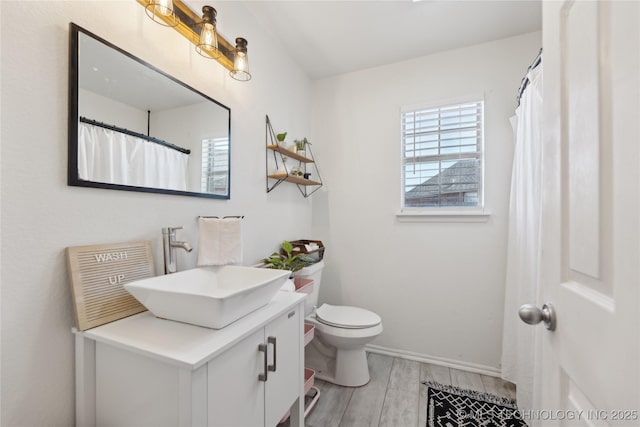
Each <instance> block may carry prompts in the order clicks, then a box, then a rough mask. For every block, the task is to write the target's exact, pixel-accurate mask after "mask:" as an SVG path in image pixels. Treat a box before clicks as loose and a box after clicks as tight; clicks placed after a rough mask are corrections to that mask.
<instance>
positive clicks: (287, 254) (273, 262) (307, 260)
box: [262, 240, 315, 275]
mask: <svg viewBox="0 0 640 427" xmlns="http://www.w3.org/2000/svg"><path fill="white" fill-rule="evenodd" d="M293 252H294V251H293V245H292V244H291V242H288V241H286V240H285V241H283V242H282V250H281V251H280V252H274V253H272V254H271V256H269V258H265V259H263V260H262V261H263V262H264V263H265V264H266V267H267V268H273V269H276V270H289V271H291V274H292V275H293V272H295V271H298V270H300V269H302V268H304V267H306V266H308V265H311V264H313V263H315V260H314V259H313V258H311V257H310V256H309V255H307V254H304V253H300V252H298V253H296V254H294V253H293Z"/></svg>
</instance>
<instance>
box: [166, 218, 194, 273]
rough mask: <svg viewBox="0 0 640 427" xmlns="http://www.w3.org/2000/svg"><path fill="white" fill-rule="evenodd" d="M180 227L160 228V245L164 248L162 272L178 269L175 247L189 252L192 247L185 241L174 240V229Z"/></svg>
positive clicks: (172, 271) (179, 228)
mask: <svg viewBox="0 0 640 427" xmlns="http://www.w3.org/2000/svg"><path fill="white" fill-rule="evenodd" d="M181 229H182V227H167V228H163V229H162V247H163V248H164V274H169V273H175V272H176V271H178V262H177V255H176V248H181V249H184V250H185V251H187V252H191V251H192V250H193V248H192V247H191V245H190V244H189V243H187V242H180V241H178V240H176V230H181Z"/></svg>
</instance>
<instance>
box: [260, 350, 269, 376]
mask: <svg viewBox="0 0 640 427" xmlns="http://www.w3.org/2000/svg"><path fill="white" fill-rule="evenodd" d="M258 351H261V352H262V356H263V357H262V360H263V363H264V373H262V374H258V380H260V381H265V382H266V381H267V375H268V372H267V371H268V369H267V345H266V344H258Z"/></svg>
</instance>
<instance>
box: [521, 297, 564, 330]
mask: <svg viewBox="0 0 640 427" xmlns="http://www.w3.org/2000/svg"><path fill="white" fill-rule="evenodd" d="M518 315H519V316H520V319H522V321H523V322H524V323H528V324H530V325H537V324H538V323H540V322H544V326H545V327H546V328H547V329H549V330H550V331H554V330H555V329H556V311H555V310H554V309H553V306H552V305H551V303H546V304H544V305H543V306H542V310H540V309H539V308H538V307H536V306H535V305H533V304H525V305H523V306H521V307H520V308H519V309H518Z"/></svg>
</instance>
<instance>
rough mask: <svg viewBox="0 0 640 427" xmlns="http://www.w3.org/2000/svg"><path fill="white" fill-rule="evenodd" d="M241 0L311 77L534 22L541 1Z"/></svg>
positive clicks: (538, 24) (531, 27)
mask: <svg viewBox="0 0 640 427" xmlns="http://www.w3.org/2000/svg"><path fill="white" fill-rule="evenodd" d="M189 3H192V4H198V3H201V2H199V1H190V2H189ZM243 4H244V5H245V7H246V8H247V9H248V10H249V11H250V12H251V13H252V14H253V15H254V16H255V18H256V19H257V20H258V21H259V22H260V23H261V24H262V25H263V27H264V28H265V29H267V31H269V32H271V34H272V35H273V37H275V38H277V39H278V40H279V41H280V42H281V43H282V45H283V46H284V47H285V48H286V49H287V50H288V51H289V52H290V55H291V56H292V58H294V60H295V61H296V62H298V63H299V64H300V66H301V67H302V68H303V69H304V70H305V71H306V73H307V74H308V75H309V76H310V77H311V78H313V79H318V78H323V77H328V76H332V75H337V74H342V73H348V72H351V71H355V70H360V69H364V68H370V67H375V66H379V65H383V64H389V63H394V62H399V61H403V60H407V59H411V58H416V57H419V56H424V55H429V54H432V53H435V52H440V51H445V50H449V49H456V48H460V47H464V46H470V45H474V44H478V43H483V42H487V41H490V40H496V39H501V38H506V37H511V36H515V35H518V34H524V33H529V32H533V31H539V30H541V28H542V3H541V0H498V1H489V0H424V1H411V0H393V1H391V0H389V1H381V0H368V1H367V0H355V1H326V0H325V1H321V0H318V1H309V0H299V1H268V0H267V1H244V2H243Z"/></svg>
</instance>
